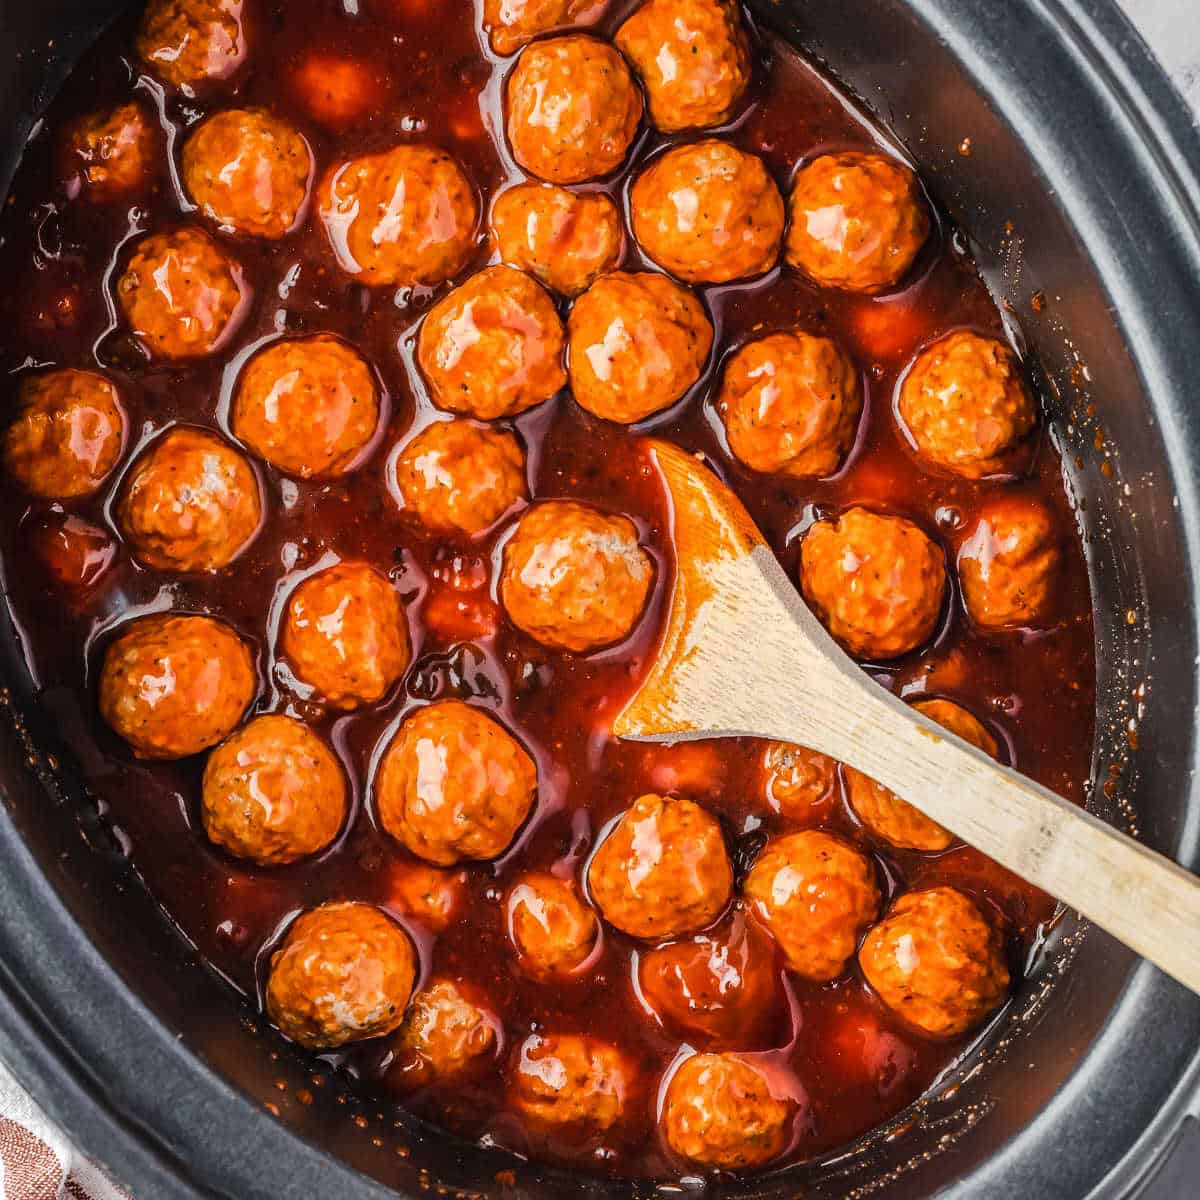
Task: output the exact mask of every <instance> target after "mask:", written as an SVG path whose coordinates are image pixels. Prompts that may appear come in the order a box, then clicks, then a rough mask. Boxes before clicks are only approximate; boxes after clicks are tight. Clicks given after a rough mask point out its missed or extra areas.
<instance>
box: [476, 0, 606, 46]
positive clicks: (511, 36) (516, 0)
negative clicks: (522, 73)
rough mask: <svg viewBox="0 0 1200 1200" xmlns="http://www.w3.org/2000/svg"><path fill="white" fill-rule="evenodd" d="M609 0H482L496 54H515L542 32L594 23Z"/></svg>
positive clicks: (486, 25)
mask: <svg viewBox="0 0 1200 1200" xmlns="http://www.w3.org/2000/svg"><path fill="white" fill-rule="evenodd" d="M608 5H609V0H483V28H484V30H485V31H486V32H487V35H488V38H489V39H490V41H491V43H492V49H493V50H494V51H495V52H496V53H497V54H504V55H508V54H515V53H516V52H517V51H518V50H520V48H521V47H522V46H525V45H528V43H529V42H532V41H533V39H534V38H536V37H540V36H541V35H542V34H543V33H556V32H557V31H558V30H560V29H578V28H581V27H582V26H586V25H595V24H596V22H597V21H599V20H600V18H601V17H603V16H604V14H605V12H606V11H607V9H608Z"/></svg>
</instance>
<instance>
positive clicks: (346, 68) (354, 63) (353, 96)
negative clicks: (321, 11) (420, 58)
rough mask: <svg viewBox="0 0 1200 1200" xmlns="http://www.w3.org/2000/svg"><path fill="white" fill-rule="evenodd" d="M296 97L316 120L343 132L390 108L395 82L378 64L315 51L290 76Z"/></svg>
mask: <svg viewBox="0 0 1200 1200" xmlns="http://www.w3.org/2000/svg"><path fill="white" fill-rule="evenodd" d="M288 81H289V84H290V88H291V91H292V93H293V95H295V96H296V98H297V99H298V100H299V101H300V103H301V104H302V105H303V106H304V109H305V111H306V112H307V113H308V115H309V116H311V117H312V118H313V119H314V120H315V121H318V122H319V123H320V124H322V125H325V126H327V127H328V128H330V129H335V130H341V129H345V128H346V127H348V126H350V125H354V124H356V123H358V122H360V121H363V122H365V121H367V120H369V119H370V118H371V117H372V116H374V115H375V114H376V113H378V112H380V111H382V110H383V109H384V108H385V107H386V106H387V101H388V98H389V94H390V92H391V83H392V81H391V80H390V79H389V78H388V76H387V75H386V74H385V71H384V69H383V68H382V66H381V65H380V64H378V63H376V62H369V61H362V60H359V59H355V58H347V57H345V56H343V55H341V54H337V53H333V52H330V51H326V50H321V49H314V50H312V51H310V52H309V53H308V54H306V55H305V56H304V57H303V58H302V59H300V61H299V62H298V63H297V64H296V66H295V67H294V68H293V70H292V72H291V74H290V76H289V80H288Z"/></svg>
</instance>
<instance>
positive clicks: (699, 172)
mask: <svg viewBox="0 0 1200 1200" xmlns="http://www.w3.org/2000/svg"><path fill="white" fill-rule="evenodd" d="M629 206H630V213H631V218H632V223H633V234H634V237H636V238H637V240H638V244H639V245H640V246H641V247H642V249H643V250H644V251H645V252H646V253H647V254H648V255H649V256H650V257H651V258H652V259H653V260H654V261H655V262H656V263H658V265H659V266H661V267H663V268H664V269H665V270H667V271H670V272H671V274H672V275H676V276H678V277H679V278H680V279H684V280H686V281H687V282H689V283H728V282H729V281H730V280H733V279H745V278H747V277H748V276H751V275H762V274H763V273H764V272H765V271H769V270H770V269H771V268H772V267H773V266H774V265H775V263H776V261H777V260H778V258H779V246H780V243H781V242H782V241H783V197H782V196H780V194H779V189H778V188H777V187H776V186H775V181H774V180H773V179H772V178H771V176H770V175H769V174H767V169H766V167H764V166H763V164H762V160H761V159H758V158H755V156H754V155H753V154H747V153H746V152H745V151H744V150H739V149H737V148H736V147H735V146H731V145H729V143H728V142H719V141H715V140H711V139H710V140H708V141H703V142H693V143H691V144H689V145H686V146H677V147H675V149H673V150H668V151H667V152H666V154H663V155H661V156H659V157H658V158H656V159H655V160H654V161H653V162H652V163H651V164H650V166H649V167H647V168H646V170H644V171H643V172H642V173H641V175H639V176H638V178H637V182H636V183H635V184H634V185H633V190H632V192H631V193H630V199H629Z"/></svg>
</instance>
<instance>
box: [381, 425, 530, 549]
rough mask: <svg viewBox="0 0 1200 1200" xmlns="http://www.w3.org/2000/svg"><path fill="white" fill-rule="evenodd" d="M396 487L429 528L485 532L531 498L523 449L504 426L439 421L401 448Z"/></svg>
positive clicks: (408, 511) (409, 510)
mask: <svg viewBox="0 0 1200 1200" xmlns="http://www.w3.org/2000/svg"><path fill="white" fill-rule="evenodd" d="M396 491H397V493H398V494H399V497H400V501H401V507H402V508H403V511H404V512H405V513H406V514H408V515H410V516H412V517H413V518H415V519H416V520H417V521H419V522H420V524H422V525H423V526H425V528H426V529H432V530H436V531H437V532H439V533H466V534H470V535H474V534H476V533H482V532H483V531H484V530H485V529H490V528H491V527H492V526H493V525H494V524H495V523H496V522H497V521H498V520H499V519H500V518H501V517H502V516H504V514H505V513H506V512H509V511H510V510H511V509H512V508H513V507H514V506H515V505H517V504H519V503H520V502H521V501H522V500H525V499H527V498H528V496H529V490H528V486H527V484H526V482H525V451H524V450H522V449H521V443H520V442H518V441H517V439H516V438H515V437H514V436H513V435H512V434H511V433H506V432H505V431H504V430H502V429H489V428H488V427H487V426H486V425H476V424H474V423H473V422H471V421H438V422H437V423H436V424H433V425H430V426H429V427H428V428H426V429H424V430H422V431H421V432H420V433H419V434H417V436H416V437H415V438H413V440H412V441H411V442H409V443H408V445H407V446H405V447H404V449H403V450H402V451H401V452H400V456H399V457H398V458H397V459H396Z"/></svg>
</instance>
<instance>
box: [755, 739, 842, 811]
mask: <svg viewBox="0 0 1200 1200" xmlns="http://www.w3.org/2000/svg"><path fill="white" fill-rule="evenodd" d="M762 772H763V791H764V792H765V793H766V797H767V803H768V804H769V805H770V806H771V810H772V812H777V813H778V814H779V815H780V816H781V817H784V818H785V819H787V820H789V821H812V820H821V819H822V818H823V817H825V816H826V815H828V812H829V808H830V806H831V801H832V798H833V793H834V788H835V787H836V784H837V763H836V762H835V761H834V760H833V759H832V758H830V757H829V756H828V755H827V754H820V753H818V752H817V751H816V750H809V749H807V748H806V747H804V746H793V745H791V743H789V742H768V743H767V745H766V748H765V749H764V750H763V756H762Z"/></svg>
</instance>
